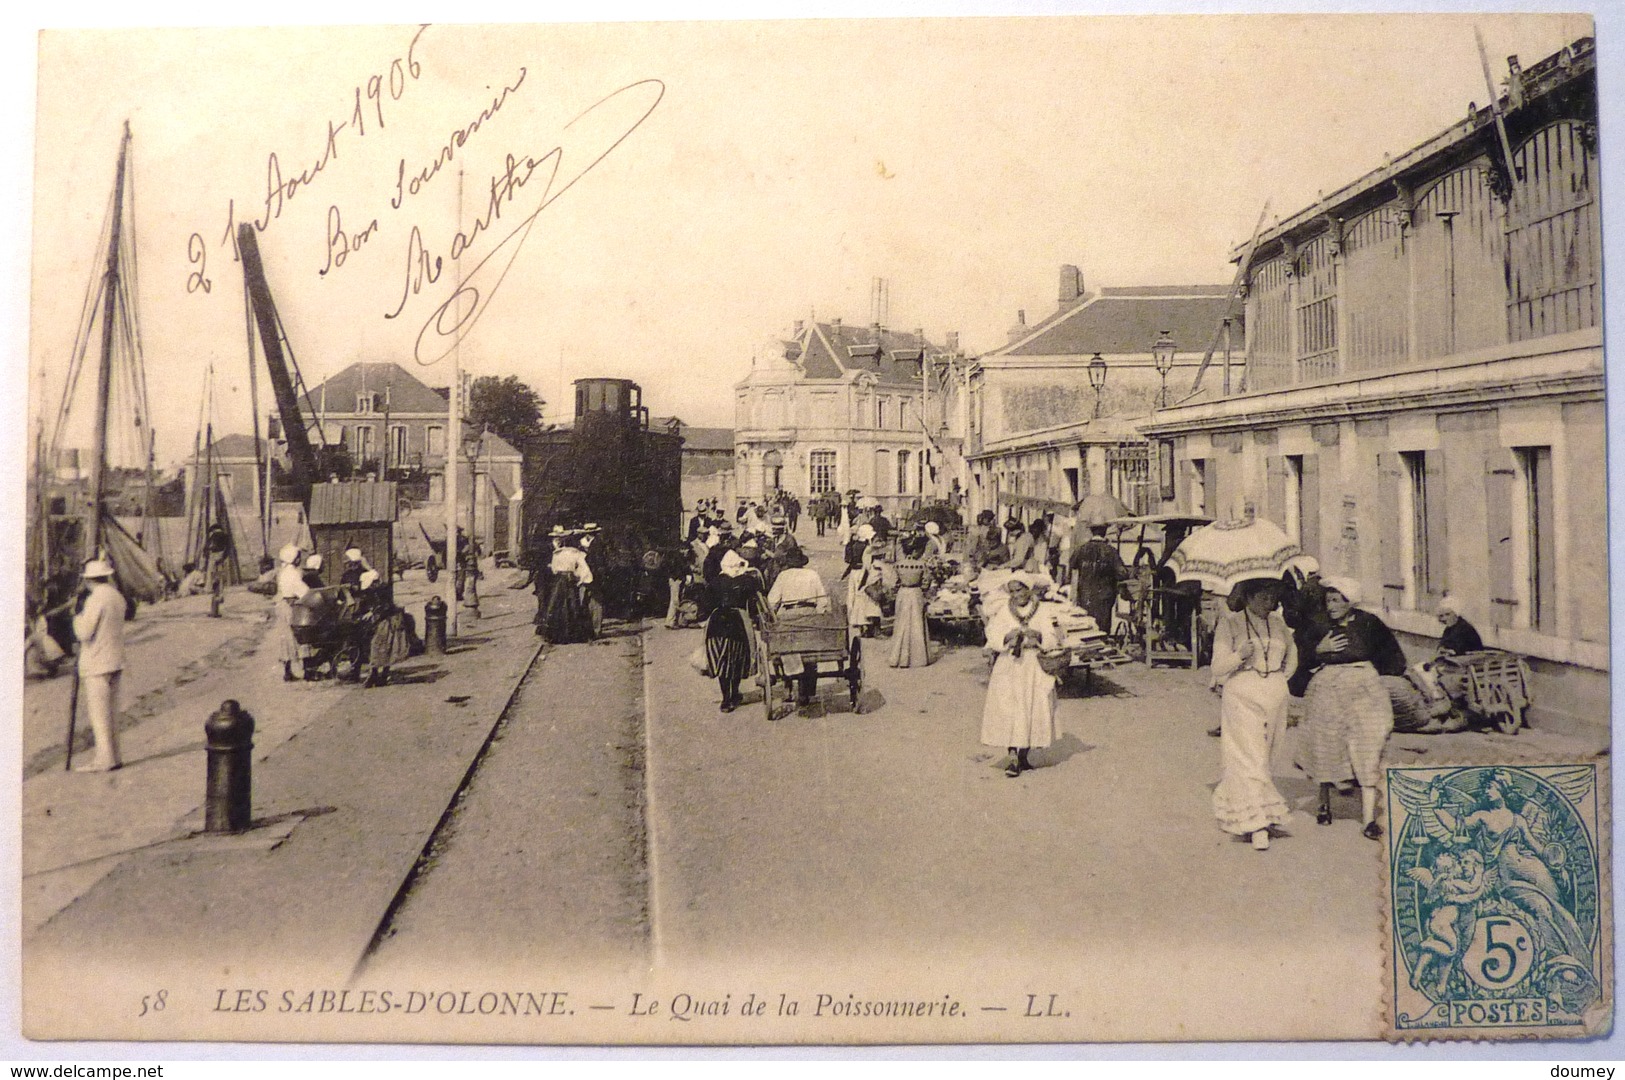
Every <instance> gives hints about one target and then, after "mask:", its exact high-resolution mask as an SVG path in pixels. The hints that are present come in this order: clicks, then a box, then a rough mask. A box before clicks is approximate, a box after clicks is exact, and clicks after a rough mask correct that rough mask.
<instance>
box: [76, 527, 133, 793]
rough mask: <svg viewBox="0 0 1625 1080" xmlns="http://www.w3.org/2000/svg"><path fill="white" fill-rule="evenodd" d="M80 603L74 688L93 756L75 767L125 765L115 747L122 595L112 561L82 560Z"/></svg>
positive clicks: (89, 768)
mask: <svg viewBox="0 0 1625 1080" xmlns="http://www.w3.org/2000/svg"><path fill="white" fill-rule="evenodd" d="M83 576H84V579H85V586H86V589H87V591H86V593H85V597H84V603H83V604H82V605H81V606H80V608H79V611H78V613H77V614H75V615H74V617H73V633H74V636H75V637H77V638H78V639H79V691H80V694H81V696H83V697H84V699H85V711H86V712H87V713H88V714H89V716H90V731H91V734H92V735H94V736H95V739H96V756H95V758H94V759H93V760H92V761H90V762H89V763H88V764H84V765H80V766H79V767H78V768H77V769H75V770H74V771H75V772H110V771H111V770H113V769H116V768H118V767H119V766H121V765H123V764H124V761H123V759H122V758H120V757H119V752H118V733H117V732H115V731H114V730H113V719H114V717H115V716H117V715H118V684H119V676H120V675H121V674H122V672H123V671H124V596H123V594H121V593H120V592H119V591H118V589H117V588H115V587H114V586H113V581H112V578H113V566H112V564H111V563H109V562H108V561H107V560H106V559H92V560H90V562H88V563H86V564H85V569H84V575H83Z"/></svg>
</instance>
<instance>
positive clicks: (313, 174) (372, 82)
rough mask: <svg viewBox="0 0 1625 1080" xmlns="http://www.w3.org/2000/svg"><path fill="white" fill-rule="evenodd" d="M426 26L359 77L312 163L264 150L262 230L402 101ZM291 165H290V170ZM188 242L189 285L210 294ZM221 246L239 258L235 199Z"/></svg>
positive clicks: (195, 245)
mask: <svg viewBox="0 0 1625 1080" xmlns="http://www.w3.org/2000/svg"><path fill="white" fill-rule="evenodd" d="M428 29H429V24H428V23H423V24H422V25H420V26H419V27H418V28H417V32H416V33H414V34H413V35H412V40H411V41H410V42H409V43H408V44H407V46H406V49H405V51H404V52H403V53H402V54H401V55H399V56H397V57H395V58H394V59H392V60H390V62H389V63H388V64H386V65H384V66H383V68H381V69H380V70H378V71H376V72H373V73H371V74H369V75H367V76H366V77H365V78H362V79H360V80H358V81H357V82H356V84H355V86H354V87H353V88H352V89H351V91H350V94H349V105H350V111H349V114H348V116H346V117H345V118H343V119H338V118H334V117H329V118H328V119H327V120H326V121H325V134H324V137H323V139H322V145H321V148H320V150H318V151H316V152H315V153H314V154H307V155H306V156H305V157H304V158H303V159H302V160H304V161H306V162H308V163H309V164H307V165H305V166H304V167H302V168H300V169H299V171H298V172H296V173H294V172H291V171H285V170H284V167H283V164H282V155H281V154H280V153H278V152H277V151H275V150H273V151H271V152H270V153H269V154H267V155H266V159H265V197H264V199H263V200H262V204H261V214H260V216H259V217H257V218H255V219H254V225H255V227H256V228H257V229H259V231H260V232H265V231H266V230H267V229H269V228H270V226H271V222H273V221H275V220H276V219H278V218H280V217H281V216H282V212H283V210H284V209H285V208H286V207H287V205H288V204H289V203H290V202H292V200H293V198H294V196H295V195H297V194H298V193H299V192H300V191H302V190H304V189H306V188H309V187H312V186H313V185H314V184H315V183H316V182H317V180H318V179H319V178H320V177H321V175H322V173H323V172H325V171H326V170H327V168H328V166H329V165H331V164H332V163H333V162H334V161H336V160H337V159H338V157H339V154H340V152H341V149H342V147H343V146H344V145H346V144H347V142H348V140H349V139H350V138H364V137H365V136H366V134H367V129H368V126H369V125H371V126H373V127H376V128H378V129H382V128H383V127H384V126H385V117H386V115H387V112H388V110H387V108H386V104H385V103H386V102H395V101H399V100H400V99H401V97H402V96H403V95H404V94H405V93H406V88H407V86H408V85H410V84H411V83H413V82H415V81H417V80H418V79H419V78H420V77H421V76H422V74H423V64H422V62H421V61H420V60H419V59H418V57H417V46H418V41H419V39H420V38H422V37H423V34H424V31H426V30H428ZM341 136H343V137H341ZM291 168H292V167H291V166H289V170H291ZM186 243H187V262H188V264H189V265H191V266H194V267H196V269H194V270H192V271H190V273H189V274H188V276H187V281H186V291H187V292H189V293H197V292H202V293H205V294H207V293H208V292H209V291H210V287H211V285H212V282H211V281H210V280H209V278H208V276H207V274H206V272H205V265H206V261H207V250H206V249H205V247H204V245H203V243H202V238H201V236H200V235H199V234H197V233H194V234H192V236H190V237H188V238H187V242H186ZM220 246H221V247H222V248H228V247H229V249H230V250H231V257H232V261H233V262H239V261H241V259H242V256H241V253H239V252H238V250H237V200H236V199H231V200H229V201H228V202H227V204H226V227H225V228H224V229H223V230H222V231H221V234H220ZM330 255H331V250H330Z"/></svg>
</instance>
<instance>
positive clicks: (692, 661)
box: [688, 645, 713, 679]
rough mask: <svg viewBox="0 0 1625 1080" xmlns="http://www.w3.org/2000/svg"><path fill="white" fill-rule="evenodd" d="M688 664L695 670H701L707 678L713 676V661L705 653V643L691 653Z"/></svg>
mask: <svg viewBox="0 0 1625 1080" xmlns="http://www.w3.org/2000/svg"><path fill="white" fill-rule="evenodd" d="M688 664H689V667H692V668H693V669H694V670H695V671H697V672H699V673H700V674H701V675H703V676H705V677H706V678H707V679H709V678H712V677H713V675H712V671H711V661H710V660H709V659H708V658H707V657H706V655H705V646H704V645H701V646H700V647H699V648H697V649H695V650H694V651H693V652H691V653H689V655H688Z"/></svg>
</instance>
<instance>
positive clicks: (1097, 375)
mask: <svg viewBox="0 0 1625 1080" xmlns="http://www.w3.org/2000/svg"><path fill="white" fill-rule="evenodd" d="M1089 388H1090V389H1091V390H1093V391H1094V392H1095V415H1094V419H1096V420H1099V419H1100V392H1101V391H1102V390H1104V389H1106V361H1105V360H1103V359H1102V358H1101V355H1100V354H1099V353H1095V355H1093V356H1091V357H1090V358H1089Z"/></svg>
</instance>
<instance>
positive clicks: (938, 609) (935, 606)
mask: <svg viewBox="0 0 1625 1080" xmlns="http://www.w3.org/2000/svg"><path fill="white" fill-rule="evenodd" d="M974 602H975V596H974V595H973V594H972V592H971V582H970V578H969V577H967V576H966V575H964V574H962V573H961V574H951V575H949V577H948V578H947V580H945V581H943V582H942V583H941V584H939V585H938V586H937V587H936V589H935V591H934V592H933V593H932V594H931V598H930V599H929V600H928V601H927V602H926V605H925V617H926V618H927V619H969V618H970V617H971V613H972V611H973V610H974V608H973V604H974Z"/></svg>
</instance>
